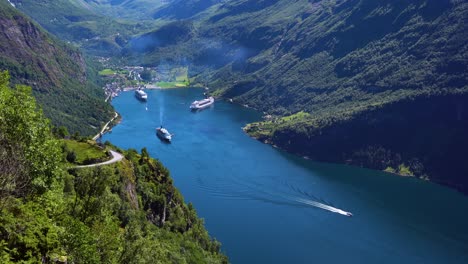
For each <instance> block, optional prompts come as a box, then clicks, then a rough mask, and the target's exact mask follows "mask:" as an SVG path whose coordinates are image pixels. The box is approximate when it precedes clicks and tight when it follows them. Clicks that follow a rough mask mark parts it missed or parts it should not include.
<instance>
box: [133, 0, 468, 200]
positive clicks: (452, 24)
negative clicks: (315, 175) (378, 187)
mask: <svg viewBox="0 0 468 264" xmlns="http://www.w3.org/2000/svg"><path fill="white" fill-rule="evenodd" d="M189 2H190V3H195V2H198V1H189ZM200 3H201V2H200ZM202 3H203V4H202V5H200V6H199V9H200V10H207V11H202V12H195V14H192V13H185V11H182V12H178V10H185V9H183V8H176V5H177V4H182V3H181V2H177V1H175V2H173V3H172V5H173V6H172V8H171V6H168V7H165V8H164V9H161V10H166V11H164V12H163V13H159V14H160V15H163V16H165V17H168V18H180V19H183V20H180V21H177V22H169V23H166V24H164V25H162V26H161V27H160V28H159V29H156V30H154V31H152V32H150V33H146V34H143V35H141V36H139V37H135V38H133V39H132V40H131V41H130V42H129V45H128V47H127V48H126V49H125V50H124V54H125V55H126V56H127V57H128V58H129V61H131V62H143V63H144V64H147V65H157V64H159V63H162V62H164V63H168V62H169V63H173V64H181V63H184V64H187V65H190V69H191V70H190V73H191V75H192V78H193V79H194V81H198V82H200V83H203V84H206V85H208V86H209V87H210V89H211V90H212V94H214V95H217V96H221V97H224V98H232V99H233V100H234V102H237V103H240V104H243V105H245V104H247V105H249V106H251V107H254V108H256V109H258V110H260V111H263V112H265V113H267V114H270V115H271V116H272V119H271V120H266V121H264V122H260V123H256V124H252V125H250V126H248V127H247V128H246V130H247V131H248V132H249V133H250V134H251V135H253V136H255V137H257V138H259V139H260V140H262V141H265V142H269V143H271V144H274V145H277V146H279V147H281V148H283V149H286V150H289V151H291V152H295V153H298V154H301V155H304V156H309V157H311V158H314V159H316V160H321V161H328V162H346V163H350V164H356V165H361V166H366V167H370V168H376V169H382V170H384V169H386V170H387V171H389V172H395V173H399V174H411V175H416V176H418V177H424V178H429V179H431V180H434V181H437V182H441V183H444V184H448V185H451V186H455V187H456V188H459V189H462V190H464V191H468V178H466V175H467V174H468V167H467V166H466V165H465V163H464V162H463V160H462V157H466V156H468V153H467V150H466V149H467V148H466V146H467V145H468V142H467V139H466V137H465V136H463V135H465V134H467V132H468V129H467V123H468V122H467V120H468V117H467V109H468V99H467V94H468V85H467V83H468V82H467V79H468V75H467V72H468V71H467V68H468V67H467V66H468V43H467V42H466V40H465V38H466V37H465V35H466V33H465V32H467V26H466V25H467V23H466V22H467V17H468V13H467V12H468V3H466V2H465V1H453V0H452V1H449V0H415V1H411V2H407V1H384V0H382V1H371V0H341V1H331V0H322V1H306V0H295V1H286V0H271V1H255V0H231V1H225V2H221V3H217V4H214V5H209V4H210V3H212V1H202ZM205 4H206V5H209V8H208V9H206V8H205ZM182 5H183V4H182ZM187 6H190V5H189V4H187ZM192 9H193V8H192ZM195 10H198V9H195ZM160 12H162V11H160ZM168 31H169V32H182V33H183V36H179V37H178V38H176V39H173V38H172V37H170V35H167V34H165V33H164V32H168ZM169 40H170V41H169ZM141 47H144V48H143V49H142V48H141Z"/></svg>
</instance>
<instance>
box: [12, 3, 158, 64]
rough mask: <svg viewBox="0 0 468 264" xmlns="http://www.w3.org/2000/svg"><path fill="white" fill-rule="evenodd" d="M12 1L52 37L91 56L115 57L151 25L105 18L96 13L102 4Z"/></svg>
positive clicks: (101, 14) (100, 13)
mask: <svg viewBox="0 0 468 264" xmlns="http://www.w3.org/2000/svg"><path fill="white" fill-rule="evenodd" d="M11 1H12V3H14V4H15V6H16V7H17V8H18V9H20V10H21V11H23V12H24V13H25V14H27V15H29V16H31V17H32V18H33V19H34V20H35V21H37V22H38V23H39V24H40V25H41V26H43V27H44V28H45V29H47V30H48V31H49V32H51V33H52V34H54V35H56V36H57V37H59V38H60V39H62V40H65V41H69V42H71V43H73V44H75V45H77V46H79V47H81V48H82V49H83V50H85V51H86V52H87V53H90V54H93V55H99V56H112V55H117V54H119V52H120V50H121V48H122V47H123V46H124V45H125V44H126V42H127V41H128V39H129V38H130V36H131V35H133V34H136V33H138V32H145V31H148V30H149V29H150V28H152V27H153V26H154V23H152V22H151V21H146V22H140V21H135V22H132V21H128V20H124V19H118V18H111V17H109V16H106V15H105V14H103V13H102V12H99V10H101V9H102V8H103V7H102V6H101V2H102V1H84V0H55V1H47V0H11ZM113 2H115V1H113ZM102 4H104V3H102Z"/></svg>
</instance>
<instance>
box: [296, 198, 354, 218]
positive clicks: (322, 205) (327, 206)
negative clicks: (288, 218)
mask: <svg viewBox="0 0 468 264" xmlns="http://www.w3.org/2000/svg"><path fill="white" fill-rule="evenodd" d="M296 201H297V202H299V203H303V204H307V205H311V206H314V207H317V208H320V209H323V210H327V211H330V212H332V213H337V214H340V215H344V216H353V214H352V213H351V212H347V211H344V210H342V209H339V208H335V207H333V206H329V205H326V204H323V203H319V202H316V201H311V200H306V199H302V198H296Z"/></svg>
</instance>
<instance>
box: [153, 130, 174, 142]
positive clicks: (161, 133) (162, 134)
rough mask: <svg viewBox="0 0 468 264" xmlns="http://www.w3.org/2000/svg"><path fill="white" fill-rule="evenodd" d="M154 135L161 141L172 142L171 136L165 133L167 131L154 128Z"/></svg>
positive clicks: (167, 132)
mask: <svg viewBox="0 0 468 264" xmlns="http://www.w3.org/2000/svg"><path fill="white" fill-rule="evenodd" d="M156 135H158V137H159V138H160V139H162V140H165V141H167V142H171V140H172V135H171V133H169V131H167V129H165V128H163V127H162V126H161V127H158V128H156Z"/></svg>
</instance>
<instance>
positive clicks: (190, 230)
mask: <svg viewBox="0 0 468 264" xmlns="http://www.w3.org/2000/svg"><path fill="white" fill-rule="evenodd" d="M63 141H64V142H65V143H64V144H63V147H62V151H63V153H60V148H59V141H58V140H56V139H54V138H53V137H52V133H51V129H50V127H49V122H48V120H46V119H45V118H44V117H43V115H42V112H41V111H40V109H38V108H37V106H36V104H35V100H34V98H33V97H32V96H31V89H28V88H27V87H24V86H17V87H16V89H10V88H9V87H8V74H7V73H2V74H0V175H1V177H0V181H1V182H0V183H1V184H0V261H1V263H57V262H69V263H93V264H94V263H227V259H226V257H225V256H224V255H222V254H221V253H220V245H219V243H218V242H216V241H212V240H211V238H210V237H209V235H208V233H207V231H206V230H205V229H204V227H203V221H202V220H201V219H199V218H198V217H197V215H196V212H195V210H194V209H193V207H192V206H191V205H186V204H185V203H184V201H183V198H182V195H181V194H180V193H179V192H178V191H177V190H176V189H175V187H174V186H173V184H172V179H171V178H170V176H169V172H168V170H167V169H166V168H165V167H164V166H163V165H162V164H161V163H160V162H158V161H156V160H154V159H151V158H150V157H149V155H148V152H147V150H146V149H144V150H142V154H141V155H139V154H138V153H137V152H136V151H132V150H130V151H128V152H127V153H125V156H126V157H128V160H123V161H121V162H119V163H116V164H113V165H108V166H101V167H94V168H83V169H69V170H67V169H66V168H65V167H64V166H65V165H60V161H61V160H62V158H61V156H62V157H65V155H67V156H68V155H71V154H70V153H74V152H75V151H76V152H77V157H79V156H80V155H81V154H82V153H81V152H86V151H88V150H89V149H90V148H94V147H95V146H93V145H90V144H89V143H85V142H73V141H70V140H63ZM107 146H109V147H111V146H110V144H107ZM69 158H70V157H69ZM70 159H71V158H70Z"/></svg>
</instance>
